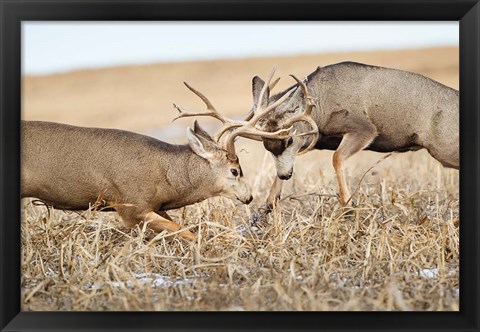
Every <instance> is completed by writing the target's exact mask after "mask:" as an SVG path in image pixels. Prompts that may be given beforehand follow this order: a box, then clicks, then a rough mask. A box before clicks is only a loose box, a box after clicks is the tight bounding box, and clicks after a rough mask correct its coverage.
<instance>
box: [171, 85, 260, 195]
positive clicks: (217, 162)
mask: <svg viewBox="0 0 480 332" xmlns="http://www.w3.org/2000/svg"><path fill="white" fill-rule="evenodd" d="M185 85H186V86H187V87H188V88H189V89H190V90H191V91H192V92H194V93H195V94H196V95H197V96H199V97H200V98H201V99H202V100H203V101H204V102H205V104H206V105H207V111H203V112H202V111H200V112H189V111H187V110H184V109H183V108H181V107H179V106H177V105H175V104H173V105H174V107H175V108H176V109H177V110H178V111H179V112H180V115H179V116H177V117H176V118H175V119H174V120H176V119H179V118H182V117H189V116H207V115H208V116H213V117H215V118H217V119H220V120H221V121H223V122H224V124H226V125H233V123H229V122H227V120H226V119H224V118H223V117H222V116H221V115H220V114H219V113H218V112H217V111H216V110H215V108H214V107H213V105H212V104H211V103H210V101H209V100H208V99H207V98H206V97H205V96H204V95H203V94H201V93H200V92H198V91H197V90H195V89H194V88H192V87H191V86H189V85H188V84H187V83H185ZM222 130H223V128H222V129H220V130H219V132H220V131H222ZM219 132H217V133H216V134H215V135H214V137H212V136H210V135H209V134H208V133H207V132H206V131H205V130H203V129H202V128H201V127H200V125H199V124H198V122H197V121H196V120H195V121H194V126H193V130H192V129H191V128H190V127H189V128H187V138H188V144H189V146H190V148H191V149H192V151H193V152H194V153H195V154H197V155H198V156H200V157H202V158H203V159H205V160H206V161H207V162H208V163H209V167H210V170H209V171H210V172H211V173H212V174H215V175H216V176H215V181H216V183H212V186H215V187H217V188H220V192H219V194H221V195H223V196H226V197H230V198H233V199H237V200H239V201H241V202H242V203H245V204H249V203H250V202H251V201H252V200H253V197H252V194H251V190H250V187H249V185H248V184H247V182H246V180H245V178H244V177H243V171H242V168H241V166H240V162H239V159H238V157H237V155H236V152H235V146H234V145H233V144H232V145H231V146H227V145H226V143H221V142H220V137H221V136H222V134H219ZM215 137H217V138H215Z"/></svg>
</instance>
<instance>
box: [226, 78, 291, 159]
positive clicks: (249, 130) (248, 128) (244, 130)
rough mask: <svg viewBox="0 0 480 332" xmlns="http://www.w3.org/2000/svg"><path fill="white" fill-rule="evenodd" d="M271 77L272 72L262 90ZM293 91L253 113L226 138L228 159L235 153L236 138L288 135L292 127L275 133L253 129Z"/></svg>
mask: <svg viewBox="0 0 480 332" xmlns="http://www.w3.org/2000/svg"><path fill="white" fill-rule="evenodd" d="M272 76H273V72H272V74H271V75H270V78H269V81H268V83H267V84H265V85H264V88H265V86H268V84H269V83H270V80H271V79H272ZM293 91H294V89H293V88H292V89H290V90H289V91H287V93H285V94H284V95H283V96H282V97H281V98H279V99H278V100H277V101H275V102H274V103H273V104H271V105H269V106H268V107H267V108H265V110H263V112H258V113H257V112H255V113H256V115H254V116H253V117H252V118H251V119H250V120H249V121H248V122H247V123H246V124H244V125H243V126H241V127H239V128H237V129H235V130H234V131H233V132H232V133H231V134H230V135H229V136H228V139H227V141H226V149H227V154H228V155H229V158H230V157H233V156H234V153H235V148H234V142H235V138H236V137H237V136H243V137H248V138H252V137H254V136H256V137H263V138H278V139H284V138H286V135H285V134H286V133H288V132H289V131H290V130H291V129H292V127H289V128H285V129H280V130H277V131H275V132H266V131H262V130H259V129H257V128H255V125H256V124H257V123H258V121H259V120H260V119H261V118H263V117H264V116H266V115H267V114H269V113H270V112H272V111H273V110H275V108H276V107H277V106H278V105H280V104H281V103H283V102H284V101H285V99H287V98H288V97H290V95H291V94H292V92H293ZM262 92H264V89H262V91H261V92H260V97H259V98H258V100H259V104H258V105H260V102H261V99H262V98H263V93H262ZM258 105H257V106H258Z"/></svg>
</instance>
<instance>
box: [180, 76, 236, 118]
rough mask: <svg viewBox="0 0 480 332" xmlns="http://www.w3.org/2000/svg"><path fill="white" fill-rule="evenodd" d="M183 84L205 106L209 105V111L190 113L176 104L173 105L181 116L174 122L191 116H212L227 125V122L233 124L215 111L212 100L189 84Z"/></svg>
mask: <svg viewBox="0 0 480 332" xmlns="http://www.w3.org/2000/svg"><path fill="white" fill-rule="evenodd" d="M183 84H185V86H186V87H187V88H188V89H189V90H190V91H192V92H193V93H194V94H196V95H197V96H198V97H200V99H201V100H203V102H204V103H205V105H207V110H206V111H200V112H190V111H187V110H186V109H184V108H182V107H179V106H177V105H176V104H173V107H175V108H176V109H177V111H178V112H179V113H180V115H178V116H177V117H175V118H174V119H173V121H175V120H177V119H180V118H186V117H190V116H211V117H214V118H216V119H217V120H220V121H221V122H222V123H223V124H225V123H227V122H232V121H230V120H228V119H226V118H225V117H223V116H222V115H221V114H220V113H218V112H217V110H216V109H215V107H213V105H212V103H211V102H210V100H208V98H207V97H205V95H203V94H202V93H201V92H200V91H198V90H196V89H195V88H193V87H192V86H190V85H189V84H188V83H187V82H183Z"/></svg>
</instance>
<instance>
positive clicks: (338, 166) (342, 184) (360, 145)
mask: <svg viewBox="0 0 480 332" xmlns="http://www.w3.org/2000/svg"><path fill="white" fill-rule="evenodd" d="M375 136H376V133H375V131H373V132H371V131H363V132H349V133H346V134H345V135H343V139H342V142H341V143H340V145H339V146H338V149H337V150H336V151H335V153H334V154H333V167H334V168H335V174H336V175H337V182H338V187H339V191H340V202H341V203H342V205H343V206H345V205H346V204H347V202H348V200H349V199H350V191H349V190H348V186H347V182H346V180H345V174H344V172H343V163H344V162H345V161H346V160H347V159H348V158H350V157H351V156H353V155H354V154H355V153H357V152H358V151H361V150H363V149H364V148H366V147H367V146H368V145H369V144H370V143H371V142H372V141H373V139H374V138H375Z"/></svg>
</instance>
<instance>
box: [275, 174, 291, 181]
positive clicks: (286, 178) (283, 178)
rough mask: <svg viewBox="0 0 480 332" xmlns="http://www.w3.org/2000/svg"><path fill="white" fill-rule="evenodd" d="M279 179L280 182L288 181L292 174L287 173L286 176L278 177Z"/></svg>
mask: <svg viewBox="0 0 480 332" xmlns="http://www.w3.org/2000/svg"><path fill="white" fill-rule="evenodd" d="M278 177H279V178H280V180H288V179H290V178H291V177H292V173H288V174H287V175H283V174H282V175H279V176H278Z"/></svg>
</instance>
